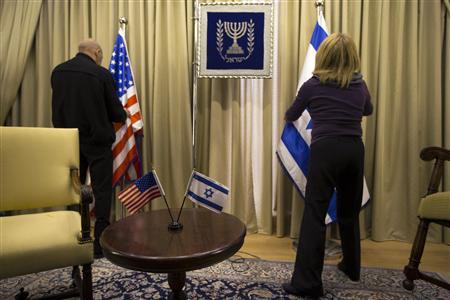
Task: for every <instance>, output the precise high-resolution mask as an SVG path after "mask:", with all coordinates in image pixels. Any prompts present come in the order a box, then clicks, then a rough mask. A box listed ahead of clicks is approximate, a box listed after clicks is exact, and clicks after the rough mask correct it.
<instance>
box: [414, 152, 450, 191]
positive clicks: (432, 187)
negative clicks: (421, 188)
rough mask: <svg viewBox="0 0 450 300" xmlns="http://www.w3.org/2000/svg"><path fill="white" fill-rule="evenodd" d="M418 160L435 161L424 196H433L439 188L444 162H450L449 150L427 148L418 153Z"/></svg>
mask: <svg viewBox="0 0 450 300" xmlns="http://www.w3.org/2000/svg"><path fill="white" fill-rule="evenodd" d="M420 158H421V159H422V160H425V161H430V160H433V159H435V160H436V162H435V163H434V167H433V172H432V173H431V178H430V182H429V183H428V189H427V194H426V195H430V194H434V193H436V192H437V191H438V188H439V184H440V181H441V178H442V173H443V172H444V162H445V161H447V160H450V150H447V149H444V148H440V147H427V148H424V149H422V151H420Z"/></svg>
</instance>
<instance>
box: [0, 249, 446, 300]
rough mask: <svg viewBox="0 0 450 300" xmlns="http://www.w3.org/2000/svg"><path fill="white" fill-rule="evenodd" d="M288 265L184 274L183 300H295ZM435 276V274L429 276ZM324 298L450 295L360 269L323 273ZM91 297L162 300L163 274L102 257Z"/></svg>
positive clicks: (28, 282) (37, 287)
mask: <svg viewBox="0 0 450 300" xmlns="http://www.w3.org/2000/svg"><path fill="white" fill-rule="evenodd" d="M292 269H293V264H292V263H286V262H269V261H262V260H256V259H242V258H232V259H230V260H227V261H225V262H222V263H220V264H217V265H215V266H212V267H209V268H205V269H202V270H198V271H194V272H188V273H187V280H186V293H187V295H188V299H296V298H295V297H293V296H288V295H286V294H285V293H284V292H283V290H282V289H281V287H280V285H281V283H283V282H285V281H287V280H288V279H289V278H290V275H291V272H292ZM70 271H71V269H70V268H66V269H60V270H53V271H48V272H42V273H38V274H32V275H27V276H21V277H15V278H10V279H6V280H2V281H0V299H14V295H15V294H17V292H18V291H19V289H20V287H25V290H26V291H28V292H30V297H32V298H36V297H40V296H41V297H42V296H44V295H46V294H47V293H48V292H49V289H50V290H52V291H63V290H64V289H65V288H66V287H67V286H68V285H70V282H71V281H70ZM433 275H435V276H437V274H433ZM322 278H323V281H324V287H325V293H326V294H325V296H324V297H323V299H450V292H449V291H446V290H444V289H441V288H438V287H435V286H433V285H431V284H428V283H425V282H421V281H418V282H417V285H416V288H415V290H414V291H413V292H409V291H406V290H404V289H403V288H402V280H403V278H404V277H403V274H402V272H401V271H400V270H390V269H377V268H364V269H363V270H362V274H361V281H360V282H358V283H354V282H351V281H350V280H348V279H346V277H345V276H344V275H343V274H342V273H340V272H339V271H338V270H337V269H336V267H334V266H325V269H324V272H323V277H322ZM93 280H94V299H167V296H168V293H169V290H168V289H169V286H168V284H167V280H166V275H165V274H149V273H142V272H136V271H130V270H126V269H123V268H120V267H117V266H115V265H112V264H111V263H110V262H109V261H107V260H106V259H101V260H96V261H95V263H94V265H93Z"/></svg>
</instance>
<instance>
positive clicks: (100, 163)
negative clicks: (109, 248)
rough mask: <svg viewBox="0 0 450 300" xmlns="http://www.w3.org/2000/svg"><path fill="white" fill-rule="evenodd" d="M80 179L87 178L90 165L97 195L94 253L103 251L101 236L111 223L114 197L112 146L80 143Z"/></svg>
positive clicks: (92, 183) (94, 190)
mask: <svg viewBox="0 0 450 300" xmlns="http://www.w3.org/2000/svg"><path fill="white" fill-rule="evenodd" d="M80 150H81V151H80V172H81V175H80V179H81V182H83V183H84V182H85V180H86V172H87V169H88V167H89V174H90V177H91V185H92V190H93V193H94V197H95V209H94V212H95V216H96V221H95V228H94V238H95V240H94V253H98V254H100V253H101V247H100V236H101V234H102V232H103V230H104V229H105V228H106V227H107V226H108V225H109V216H110V212H111V201H112V200H111V198H112V172H113V170H112V165H113V158H112V152H111V146H92V145H83V144H82V145H80Z"/></svg>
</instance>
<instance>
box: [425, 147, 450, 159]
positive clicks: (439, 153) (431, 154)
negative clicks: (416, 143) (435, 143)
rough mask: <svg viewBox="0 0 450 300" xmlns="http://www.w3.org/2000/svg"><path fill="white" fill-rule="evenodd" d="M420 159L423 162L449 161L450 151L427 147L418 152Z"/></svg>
mask: <svg viewBox="0 0 450 300" xmlns="http://www.w3.org/2000/svg"><path fill="white" fill-rule="evenodd" d="M420 158H421V159H422V160H425V161H430V160H433V159H438V160H442V161H444V160H450V150H447V149H444V148H440V147H427V148H424V149H422V151H420Z"/></svg>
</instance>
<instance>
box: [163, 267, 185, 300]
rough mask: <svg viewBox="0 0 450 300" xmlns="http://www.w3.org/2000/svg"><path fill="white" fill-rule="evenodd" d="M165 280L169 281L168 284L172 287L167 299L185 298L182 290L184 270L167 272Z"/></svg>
mask: <svg viewBox="0 0 450 300" xmlns="http://www.w3.org/2000/svg"><path fill="white" fill-rule="evenodd" d="M167 281H169V286H170V288H171V289H172V292H171V293H170V295H169V299H171V300H184V299H187V297H186V293H185V292H184V291H183V288H184V283H185V282H186V272H180V273H169V274H167Z"/></svg>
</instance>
